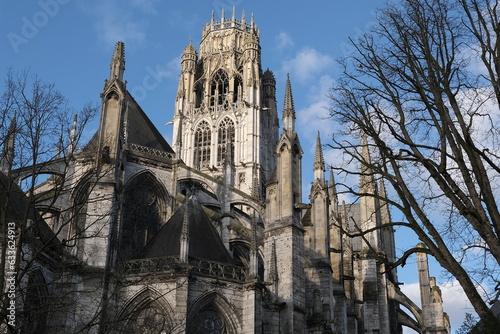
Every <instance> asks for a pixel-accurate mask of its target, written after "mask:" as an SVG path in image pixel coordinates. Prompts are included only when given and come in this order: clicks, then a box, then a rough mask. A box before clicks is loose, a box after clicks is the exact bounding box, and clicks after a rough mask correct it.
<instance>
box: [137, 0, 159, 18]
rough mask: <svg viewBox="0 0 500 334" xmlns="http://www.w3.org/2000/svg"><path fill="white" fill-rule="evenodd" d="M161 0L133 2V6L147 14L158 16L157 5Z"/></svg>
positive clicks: (138, 0)
mask: <svg viewBox="0 0 500 334" xmlns="http://www.w3.org/2000/svg"><path fill="white" fill-rule="evenodd" d="M158 3H159V0H131V4H132V5H133V6H135V7H139V8H140V9H141V10H142V11H143V12H144V13H145V14H153V15H156V14H158V11H157V10H156V5H157V4H158Z"/></svg>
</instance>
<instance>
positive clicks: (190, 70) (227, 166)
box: [173, 9, 279, 198]
mask: <svg viewBox="0 0 500 334" xmlns="http://www.w3.org/2000/svg"><path fill="white" fill-rule="evenodd" d="M275 91H276V81H275V79H274V75H273V73H272V72H271V71H269V70H267V71H265V72H264V73H263V72H262V67H261V60H260V44H259V30H258V29H257V26H256V25H255V23H254V19H253V15H252V18H251V20H250V22H249V23H247V22H246V20H245V13H244V12H243V14H242V17H241V20H237V19H236V17H235V11H234V9H233V12H232V16H231V18H229V19H226V18H225V16H224V11H223V12H222V16H221V19H220V21H216V20H215V19H214V14H213V13H212V19H211V21H210V23H207V24H206V25H205V27H204V29H203V32H202V39H201V43H200V48H199V54H198V52H197V50H196V49H195V48H194V47H193V45H192V44H191V43H190V44H189V45H188V46H187V47H186V48H185V49H184V52H183V54H182V61H181V74H180V78H179V87H178V90H177V97H176V102H175V116H174V120H173V122H174V138H173V141H174V150H175V151H176V153H177V155H178V156H179V157H180V158H181V159H182V161H184V163H185V164H186V165H188V166H190V167H193V168H195V169H198V170H202V171H204V172H206V173H212V174H213V175H214V176H215V177H219V176H221V177H222V176H223V177H224V179H225V180H226V181H227V182H228V183H229V185H230V186H233V187H235V188H238V189H240V190H241V191H244V192H245V193H247V194H251V195H252V196H254V197H256V198H262V197H263V194H264V184H265V182H266V180H268V179H269V177H270V174H271V171H272V170H274V168H275V167H276V157H275V154H274V153H275V152H274V150H275V147H276V144H277V142H278V127H279V126H278V117H277V110H276V97H275Z"/></svg>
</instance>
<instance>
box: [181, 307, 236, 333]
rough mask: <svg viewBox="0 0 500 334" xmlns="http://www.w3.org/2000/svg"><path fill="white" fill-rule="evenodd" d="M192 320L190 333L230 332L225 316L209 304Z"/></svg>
mask: <svg viewBox="0 0 500 334" xmlns="http://www.w3.org/2000/svg"><path fill="white" fill-rule="evenodd" d="M192 320H193V321H192V322H190V329H189V330H188V333H189V334H205V333H211V334H227V333H229V331H228V329H227V325H226V321H225V319H224V317H222V316H221V315H220V314H219V312H218V310H217V309H216V308H215V307H213V306H211V305H209V306H206V307H204V308H203V309H201V310H200V312H199V313H198V314H197V315H196V317H195V319H192Z"/></svg>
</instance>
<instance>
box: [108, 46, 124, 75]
mask: <svg viewBox="0 0 500 334" xmlns="http://www.w3.org/2000/svg"><path fill="white" fill-rule="evenodd" d="M110 68H111V71H110V75H109V81H113V80H114V79H117V80H119V81H123V72H124V71H125V45H124V44H123V42H117V43H116V46H115V52H114V53H113V58H112V59H111V65H110Z"/></svg>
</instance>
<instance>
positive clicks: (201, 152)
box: [194, 121, 212, 169]
mask: <svg viewBox="0 0 500 334" xmlns="http://www.w3.org/2000/svg"><path fill="white" fill-rule="evenodd" d="M211 136H212V131H210V125H209V124H208V123H207V122H205V121H202V122H201V123H200V124H199V125H198V128H197V129H196V132H195V133H194V163H195V167H196V168H198V169H201V168H203V167H209V166H210V145H211Z"/></svg>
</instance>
